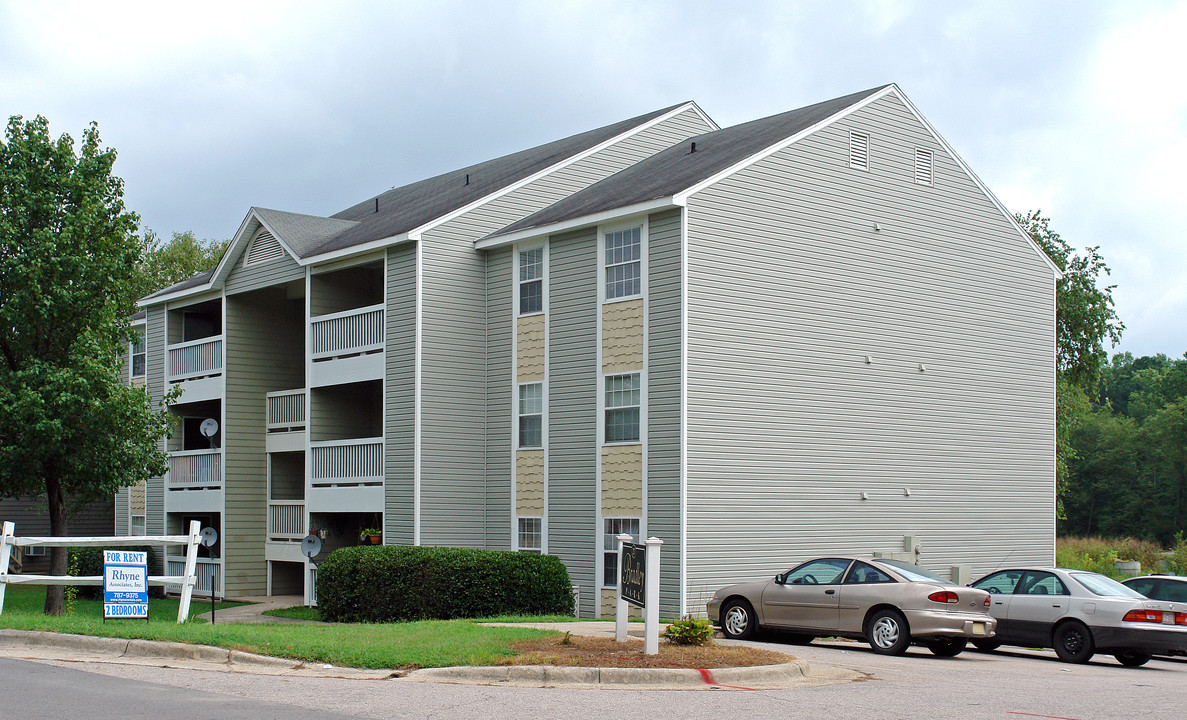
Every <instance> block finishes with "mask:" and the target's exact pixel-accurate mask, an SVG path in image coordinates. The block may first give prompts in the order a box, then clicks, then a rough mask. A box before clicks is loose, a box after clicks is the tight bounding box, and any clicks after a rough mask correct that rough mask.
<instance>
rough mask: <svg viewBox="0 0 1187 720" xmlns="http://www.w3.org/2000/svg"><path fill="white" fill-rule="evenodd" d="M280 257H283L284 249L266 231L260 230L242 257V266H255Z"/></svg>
mask: <svg viewBox="0 0 1187 720" xmlns="http://www.w3.org/2000/svg"><path fill="white" fill-rule="evenodd" d="M281 257H284V248H282V247H281V246H280V241H279V240H277V239H276V237H275V236H274V235H273V234H272V233H270V232H268V231H267V230H261V231H260V232H259V233H258V234H257V235H256V236H255V238H253V239H252V241H251V245H250V246H249V247H248V248H247V252H246V253H245V254H244V256H243V265H244V266H245V267H246V266H248V265H256V264H259V263H262V262H268V261H269V260H276V259H279V258H281Z"/></svg>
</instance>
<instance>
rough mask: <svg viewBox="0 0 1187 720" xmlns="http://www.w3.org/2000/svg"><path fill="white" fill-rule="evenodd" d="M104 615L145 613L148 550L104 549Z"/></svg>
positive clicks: (126, 616)
mask: <svg viewBox="0 0 1187 720" xmlns="http://www.w3.org/2000/svg"><path fill="white" fill-rule="evenodd" d="M103 617H104V618H147V617H148V553H146V552H144V551H130V550H104V551H103Z"/></svg>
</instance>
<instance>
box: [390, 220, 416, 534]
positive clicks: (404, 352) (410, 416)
mask: <svg viewBox="0 0 1187 720" xmlns="http://www.w3.org/2000/svg"><path fill="white" fill-rule="evenodd" d="M386 321H387V355H386V358H385V359H386V362H387V368H386V374H385V386H384V393H385V397H386V400H385V402H386V408H385V413H384V418H385V420H384V422H385V429H384V437H385V441H384V455H383V462H384V476H385V479H384V495H385V498H384V508H385V511H384V524H385V527H384V532H383V538H384V542H385V543H387V544H388V545H411V544H412V543H413V528H414V522H415V518H414V516H413V509H414V508H413V501H414V497H413V492H414V488H413V484H414V476H413V473H414V462H413V442H414V439H415V438H414V436H415V433H414V428H415V407H416V398H415V393H416V246H415V245H413V244H405V245H401V246H399V247H394V248H391V249H390V250H388V253H387V313H386Z"/></svg>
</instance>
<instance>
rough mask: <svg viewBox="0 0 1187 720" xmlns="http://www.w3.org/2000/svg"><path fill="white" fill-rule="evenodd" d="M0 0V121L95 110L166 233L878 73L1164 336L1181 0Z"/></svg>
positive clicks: (731, 111) (852, 87) (1137, 349)
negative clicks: (1092, 258)
mask: <svg viewBox="0 0 1187 720" xmlns="http://www.w3.org/2000/svg"><path fill="white" fill-rule="evenodd" d="M0 3H2V4H0V8H2V9H0V115H2V116H3V117H4V118H7V117H8V116H10V115H16V114H20V115H25V116H33V115H37V114H41V115H45V116H46V117H48V118H49V120H50V123H51V131H52V132H53V133H54V134H58V133H62V132H67V133H69V134H71V135H72V136H74V137H76V138H77V137H78V136H79V135H80V134H81V132H82V131H83V129H84V128H85V127H86V124H87V123H89V122H90V121H92V120H95V121H97V122H98V123H99V130H100V133H101V135H102V138H103V141H104V143H105V144H106V145H109V146H112V147H114V148H116V149H117V150H118V152H119V160H118V162H117V164H116V173H117V174H118V175H120V176H121V177H123V178H124V179H125V181H126V183H127V185H126V196H125V197H126V201H127V203H128V206H129V207H130V208H131V209H133V210H135V211H136V212H138V213H139V214H140V216H141V219H142V223H143V226H144V227H146V228H151V229H153V230H155V231H156V232H157V233H158V234H160V235H163V236H166V237H168V236H169V235H170V234H171V233H173V232H174V231H184V230H193V231H194V232H195V233H196V234H197V235H198V236H199V237H208V238H220V239H223V238H228V237H230V236H231V235H233V234H234V233H235V231H236V230H237V229H238V227H239V224H240V223H241V222H242V220H243V218H244V216H245V215H246V213H247V211H248V208H250V207H251V206H253V205H255V206H260V207H269V208H277V209H281V210H289V211H293V212H303V213H310V214H314V215H329V214H332V213H334V212H337V211H339V210H341V209H343V208H346V207H348V206H350V205H352V204H354V203H356V202H359V201H362V200H365V199H367V198H369V197H371V196H372V195H375V194H377V193H379V192H381V191H383V190H386V189H387V188H389V187H394V186H398V185H402V184H405V183H408V182H411V181H414V180H419V179H422V178H425V177H429V176H432V175H435V174H438V173H441V172H445V171H447V170H451V169H456V168H458V167H462V166H464V165H468V164H470V163H474V162H479V161H482V160H487V159H490V158H494V157H498V156H500V155H503V154H506V153H509V152H514V151H516V150H521V149H524V148H528V147H531V146H533V145H538V144H541V143H544V142H548V141H550V140H555V139H559V138H561V137H565V136H568V135H572V134H574V133H577V132H582V131H584V130H589V129H592V128H595V127H598V126H601V125H605V124H608V123H611V122H615V121H617V120H622V119H625V118H628V117H633V116H635V115H639V114H642V113H645V112H648V111H650V110H654V109H658V108H661V107H665V106H668V105H672V104H675V103H677V102H681V101H684V100H695V101H696V102H697V103H698V104H699V105H700V106H701V108H702V109H704V110H705V112H706V113H708V114H709V116H710V117H712V118H713V119H714V120H715V121H716V122H717V123H718V124H719V125H721V126H722V127H725V126H728V125H733V124H735V123H739V122H743V121H746V120H752V119H755V118H759V117H764V116H767V115H771V114H774V113H778V112H783V111H785V110H791V109H793V108H797V107H801V106H803V105H809V104H812V103H815V102H818V101H821V100H826V99H829V98H832V97H837V96H840V95H844V94H847V93H850V92H854V91H857V90H862V89H866V88H870V87H874V86H877V85H882V84H885V83H888V82H895V83H898V85H899V87H900V88H902V90H903V91H904V92H905V93H906V95H907V96H908V97H909V98H911V100H912V101H913V102H914V103H915V105H916V106H917V107H918V108H919V110H920V112H922V113H923V115H924V116H925V117H927V118H928V120H930V121H931V123H932V124H933V125H934V126H935V127H936V129H937V130H938V131H939V132H940V134H941V135H943V136H944V138H945V139H946V140H948V142H949V143H950V144H952V146H953V147H954V148H955V149H956V151H957V152H958V153H959V154H960V155H961V157H962V158H963V159H964V160H965V161H966V162H967V163H968V164H969V166H970V167H972V168H973V170H974V171H975V172H976V173H977V174H978V175H979V176H980V177H981V179H982V180H984V181H985V183H986V184H987V185H988V186H989V187H990V189H992V190H993V191H994V192H995V193H996V194H997V196H998V197H999V198H1000V199H1001V200H1002V202H1003V203H1004V204H1005V205H1006V207H1007V208H1010V209H1011V210H1013V211H1018V212H1025V211H1028V210H1033V209H1042V210H1043V212H1044V213H1045V214H1047V215H1048V216H1050V217H1051V223H1052V227H1053V228H1054V229H1055V230H1056V231H1057V232H1059V233H1061V234H1062V235H1063V237H1064V238H1065V239H1066V240H1067V241H1068V242H1069V243H1070V244H1071V245H1072V246H1074V247H1084V246H1089V245H1099V246H1100V248H1101V250H1100V251H1101V253H1102V255H1103V256H1104V258H1105V260H1106V262H1107V263H1108V264H1109V266H1110V267H1111V268H1112V271H1113V273H1112V278H1111V282H1113V283H1115V284H1116V285H1117V289H1116V290H1115V292H1114V297H1115V299H1116V304H1117V310H1118V312H1119V314H1120V316H1121V319H1122V320H1123V321H1124V322H1125V324H1126V326H1127V329H1126V331H1125V334H1124V338H1123V340H1122V342H1121V345H1120V346H1118V348H1116V349H1117V350H1128V351H1130V352H1133V353H1134V354H1136V355H1147V354H1153V353H1157V352H1163V353H1167V354H1168V355H1171V356H1181V355H1182V354H1183V353H1184V351H1187V332H1184V329H1185V328H1187V181H1185V180H1184V179H1183V175H1182V172H1183V168H1184V166H1187V92H1185V91H1184V81H1183V79H1182V77H1183V71H1184V70H1185V69H1187V41H1185V40H1184V38H1187V3H1184V2H1178V3H1173V2H1150V1H1143V2H1132V1H1131V2H1033V0H1031V1H1027V2H1004V1H1002V0H994V1H992V2H971V3H962V2H953V1H951V0H949V1H947V2H905V1H893V0H885V1H870V2H790V1H784V2H760V1H755V2H734V3H726V2H692V1H684V2H675V1H673V2H650V1H648V0H627V1H621V0H596V1H590V2H563V1H561V0H551V1H545V2H513V1H511V0H505V1H503V2H450V1H446V0H436V1H432V2H403V3H397V2H313V3H302V2H290V3H269V2H252V1H251V0H240V1H239V2H233V3H222V2H213V1H207V2H203V3H167V2H159V0H158V1H157V2H146V3H116V2H102V3H98V2H89V1H88V2H31V1H27V2H15V1H9V0H0Z"/></svg>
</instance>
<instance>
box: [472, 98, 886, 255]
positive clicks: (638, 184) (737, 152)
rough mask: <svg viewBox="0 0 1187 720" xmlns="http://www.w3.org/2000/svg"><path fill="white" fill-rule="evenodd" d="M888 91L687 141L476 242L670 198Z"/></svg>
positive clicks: (808, 108)
mask: <svg viewBox="0 0 1187 720" xmlns="http://www.w3.org/2000/svg"><path fill="white" fill-rule="evenodd" d="M890 87H893V86H892V85H882V86H880V87H876V88H871V89H869V90H863V91H861V92H856V93H852V94H850V95H845V96H844V97H839V98H835V99H833V100H826V101H825V102H821V103H816V104H815V105H809V106H807V107H802V108H800V109H798V110H792V111H790V112H785V113H780V114H779V115H772V116H770V117H766V118H762V119H759V120H752V121H750V122H746V123H742V124H740V125H734V126H733V127H728V128H725V129H723V130H715V131H713V132H708V133H705V134H703V135H698V136H697V137H694V138H690V139H689V140H685V141H684V142H681V143H679V144H677V145H673V146H672V147H670V148H668V149H666V150H662V151H660V152H658V153H656V154H655V155H652V156H651V157H649V158H647V159H645V160H641V161H639V162H638V163H635V164H634V165H631V166H630V167H628V168H625V169H623V170H621V171H619V172H617V173H615V174H614V175H611V176H610V177H608V178H605V179H603V180H601V181H600V182H597V183H594V184H593V185H590V186H589V187H587V188H585V189H584V190H580V191H578V192H576V193H574V194H572V195H570V196H568V197H566V198H564V199H562V200H559V201H557V202H555V203H553V204H552V205H549V206H548V207H546V208H544V209H542V210H540V211H539V212H536V213H533V214H532V215H529V216H527V217H525V218H523V219H522V220H519V221H518V222H515V223H512V224H511V225H508V226H507V227H505V228H503V229H501V230H498V231H497V232H494V233H491V234H490V235H488V236H487V237H486V238H483V240H482V241H481V242H483V245H485V244H487V243H486V241H488V240H493V239H496V238H500V237H502V236H504V235H510V234H513V233H521V232H522V231H527V230H531V229H534V228H540V227H544V226H547V225H554V224H557V223H563V222H565V221H567V220H573V219H576V218H580V217H585V216H587V215H595V214H597V213H601V212H605V211H609V210H616V209H619V208H624V207H630V206H633V205H639V204H641V203H646V202H648V201H652V200H656V199H658V198H667V197H673V196H675V195H677V194H679V193H681V192H682V191H685V190H688V189H689V188H692V187H694V186H695V185H697V184H698V183H701V182H702V181H704V180H707V179H709V178H712V177H714V176H715V175H717V174H719V173H721V172H723V171H726V170H728V169H729V168H731V167H733V166H734V165H737V164H738V163H739V162H743V161H745V160H746V159H747V158H750V157H752V156H754V155H756V154H758V153H761V152H762V151H764V150H766V149H768V148H770V147H771V146H773V145H776V144H778V143H779V142H780V141H782V140H786V139H788V138H791V137H794V136H795V135H797V134H798V133H800V132H803V131H804V130H807V129H809V128H812V127H813V126H815V125H817V124H818V123H821V122H823V121H825V120H828V119H830V118H832V117H833V116H835V115H837V114H838V113H841V112H844V111H846V110H851V109H853V108H854V107H855V106H857V105H859V104H861V103H862V102H863V101H865V100H868V99H871V98H873V97H875V96H876V95H878V94H879V93H881V92H883V91H885V90H886V89H887V88H890ZM694 146H695V148H696V149H695V151H694V150H693V147H694ZM483 245H480V247H482V246H483Z"/></svg>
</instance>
